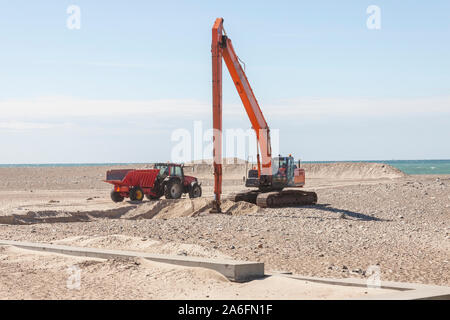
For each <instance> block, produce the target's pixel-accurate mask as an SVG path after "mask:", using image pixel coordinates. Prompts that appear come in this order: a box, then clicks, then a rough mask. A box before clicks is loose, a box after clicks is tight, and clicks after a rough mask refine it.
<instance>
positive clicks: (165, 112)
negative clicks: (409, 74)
mask: <svg viewBox="0 0 450 320" xmlns="http://www.w3.org/2000/svg"><path fill="white" fill-rule="evenodd" d="M211 108H212V107H211V102H210V101H200V100H193V99H160V100H136V101H135V100H92V99H76V98H70V97H50V98H38V99H29V100H0V121H4V122H2V127H1V128H12V127H15V128H20V127H21V128H23V129H25V128H28V129H43V128H45V127H46V126H51V125H52V124H49V123H39V124H36V123H34V124H33V123H31V124H30V123H28V124H27V123H26V122H22V121H24V120H26V119H28V120H29V119H41V120H42V119H46V120H47V119H64V122H66V121H69V120H68V119H70V118H72V117H103V118H114V117H120V118H127V119H128V120H132V119H138V118H137V116H139V115H141V116H150V117H151V118H152V119H154V120H158V119H170V118H172V119H175V118H176V119H178V120H183V119H198V118H201V117H205V116H207V117H210V116H211V114H212V110H211ZM261 109H262V110H263V112H264V114H265V115H267V116H271V117H292V116H302V117H322V116H340V115H344V116H356V117H358V116H392V115H409V114H431V113H445V114H448V113H450V97H431V98H415V99H413V98H407V99H381V98H374V99H363V98H314V97H306V98H298V99H291V100H285V101H281V102H277V103H271V104H262V105H261ZM243 110H244V108H243V107H242V106H241V105H239V104H237V103H227V102H226V101H224V115H225V116H242V114H243V112H244V111H243ZM46 120H42V121H44V122H45V121H46ZM8 121H9V122H8ZM11 121H15V122H13V123H11ZM53 125H54V124H53Z"/></svg>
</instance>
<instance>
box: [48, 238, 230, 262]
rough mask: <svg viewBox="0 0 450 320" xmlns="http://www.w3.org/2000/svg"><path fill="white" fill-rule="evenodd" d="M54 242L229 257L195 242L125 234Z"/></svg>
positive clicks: (90, 246) (80, 245) (207, 256)
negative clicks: (180, 241) (162, 239)
mask: <svg viewBox="0 0 450 320" xmlns="http://www.w3.org/2000/svg"><path fill="white" fill-rule="evenodd" d="M54 243H56V244H60V245H69V246H77V247H88V248H99V249H114V250H130V251H140V252H146V253H157V254H168V255H184V256H195V257H205V258H220V259H231V258H230V257H229V256H227V255H225V254H222V253H221V252H220V251H218V250H215V249H212V248H206V247H202V246H199V245H196V244H190V243H179V242H167V241H164V242H162V241H158V240H152V239H147V238H138V237H130V236H126V235H119V234H114V235H107V236H97V237H91V236H74V237H69V238H65V239H61V240H57V241H54Z"/></svg>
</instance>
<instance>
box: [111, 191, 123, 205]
mask: <svg viewBox="0 0 450 320" xmlns="http://www.w3.org/2000/svg"><path fill="white" fill-rule="evenodd" d="M123 199H124V197H122V196H121V195H120V193H119V192H116V191H114V190H113V191H111V200H112V201H114V202H122V201H123Z"/></svg>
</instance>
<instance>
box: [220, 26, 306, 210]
mask: <svg viewBox="0 0 450 320" xmlns="http://www.w3.org/2000/svg"><path fill="white" fill-rule="evenodd" d="M211 53H212V80H213V129H214V133H213V161H214V164H213V165H214V197H215V201H214V206H213V209H212V212H220V196H221V193H222V59H223V60H224V61H225V64H226V66H227V69H228V71H229V73H230V75H231V78H232V80H233V83H234V85H235V87H236V90H237V92H238V94H239V97H240V98H241V101H242V104H243V105H244V108H245V111H246V112H247V115H248V118H249V120H250V123H251V125H252V128H253V130H254V131H255V134H256V138H257V141H258V145H259V149H260V151H261V158H262V159H260V157H259V152H258V154H257V167H258V181H259V183H260V185H264V186H265V187H266V188H268V189H267V190H271V188H272V187H273V186H272V150H271V143H270V129H269V126H268V124H267V122H266V119H265V118H264V115H263V113H262V111H261V108H260V107H259V104H258V101H257V100H256V97H255V94H254V93H253V90H252V88H251V86H250V83H249V81H248V79H247V76H246V75H245V71H244V69H243V68H242V65H241V63H240V61H239V57H238V56H237V54H236V52H235V51H234V48H233V44H232V42H231V40H230V39H229V38H228V36H227V35H226V32H225V30H224V27H223V18H217V19H216V21H215V22H214V26H213V28H212V43H211ZM259 183H258V184H259ZM285 186H287V183H286V184H285ZM254 194H256V193H252V197H253V195H254ZM278 198H280V196H279V195H278ZM261 199H262V198H261ZM252 202H253V201H252ZM269 202H270V201H269ZM260 203H261V201H260ZM295 203H297V202H295Z"/></svg>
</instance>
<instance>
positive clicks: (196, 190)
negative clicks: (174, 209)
mask: <svg viewBox="0 0 450 320" xmlns="http://www.w3.org/2000/svg"><path fill="white" fill-rule="evenodd" d="M201 196H202V187H200V185H198V184H195V185H194V186H193V187H192V188H191V190H189V198H191V199H192V198H200V197H201Z"/></svg>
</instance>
